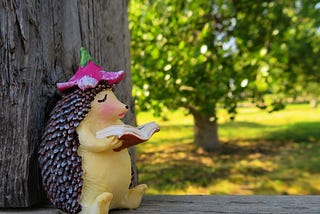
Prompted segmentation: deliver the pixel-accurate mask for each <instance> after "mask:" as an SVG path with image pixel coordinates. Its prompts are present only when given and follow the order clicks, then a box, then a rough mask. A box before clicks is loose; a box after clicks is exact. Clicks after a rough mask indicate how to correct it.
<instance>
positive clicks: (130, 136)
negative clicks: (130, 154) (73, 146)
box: [96, 122, 160, 152]
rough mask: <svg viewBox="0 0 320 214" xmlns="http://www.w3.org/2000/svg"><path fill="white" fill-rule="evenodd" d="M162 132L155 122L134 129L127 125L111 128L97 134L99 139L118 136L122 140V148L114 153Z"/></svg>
mask: <svg viewBox="0 0 320 214" xmlns="http://www.w3.org/2000/svg"><path fill="white" fill-rule="evenodd" d="M158 131H160V128H159V125H158V124H157V123H155V122H149V123H146V124H144V125H141V126H138V127H133V126H130V125H126V124H121V125H114V126H109V127H107V128H105V129H102V130H100V131H97V132H96V137H97V138H105V137H109V136H118V138H119V140H122V142H123V143H122V146H121V147H119V148H116V149H114V151H117V152H118V151H121V150H122V149H125V148H128V147H130V146H133V145H136V144H139V143H142V142H145V141H147V140H149V139H150V137H151V136H152V135H153V134H154V133H156V132H158Z"/></svg>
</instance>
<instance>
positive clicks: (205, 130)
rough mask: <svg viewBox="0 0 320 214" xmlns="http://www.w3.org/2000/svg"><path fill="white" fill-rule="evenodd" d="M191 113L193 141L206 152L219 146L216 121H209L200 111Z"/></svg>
mask: <svg viewBox="0 0 320 214" xmlns="http://www.w3.org/2000/svg"><path fill="white" fill-rule="evenodd" d="M192 115H193V118H194V143H195V144H196V145H198V146H200V147H201V148H203V149H204V150H205V151H208V152H210V151H214V150H216V149H217V148H219V138H218V123H217V121H216V120H213V121H211V120H210V119H209V117H208V116H206V115H204V114H202V113H201V112H192Z"/></svg>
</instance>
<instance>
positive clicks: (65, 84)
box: [57, 81, 77, 92]
mask: <svg viewBox="0 0 320 214" xmlns="http://www.w3.org/2000/svg"><path fill="white" fill-rule="evenodd" d="M76 85H77V83H76V81H71V82H63V83H57V88H58V90H59V91H60V92H63V91H64V90H66V89H68V88H72V87H74V86H76Z"/></svg>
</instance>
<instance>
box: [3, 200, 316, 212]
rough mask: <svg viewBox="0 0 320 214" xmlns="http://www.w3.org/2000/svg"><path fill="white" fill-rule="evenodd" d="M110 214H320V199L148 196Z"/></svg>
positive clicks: (39, 209) (49, 210) (32, 210)
mask: <svg viewBox="0 0 320 214" xmlns="http://www.w3.org/2000/svg"><path fill="white" fill-rule="evenodd" d="M45 211H47V213H50V214H58V213H61V212H60V211H58V210H55V209H52V208H51V209H47V210H46V209H44V208H33V209H27V210H26V209H24V210H21V209H20V210H8V209H7V210H3V209H2V210H1V209H0V213H3V214H4V213H6V214H9V213H24V214H31V213H35V214H42V213H46V212H45ZM109 213H110V214H134V213H141V214H143V213H149V214H153V213H155V214H156V213H170V214H172V213H173V214H175V213H176V214H179V213H245V214H251V213H252V214H258V213H259V214H261V213H277V214H278V213H282V214H285V213H287V214H295V213H296V214H302V213H303V214H318V213H320V196H216V195H215V196H204V195H184V196H181V195H180V196H175V195H155V196H145V197H144V198H143V200H142V204H141V206H140V208H138V209H137V210H112V211H110V212H109Z"/></svg>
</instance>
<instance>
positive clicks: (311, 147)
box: [137, 105, 320, 195]
mask: <svg viewBox="0 0 320 214" xmlns="http://www.w3.org/2000/svg"><path fill="white" fill-rule="evenodd" d="M238 111H239V114H238V119H237V121H236V122H235V121H230V120H229V119H228V117H227V112H226V111H225V110H222V109H219V110H218V112H217V115H218V116H219V118H220V125H221V127H222V128H221V129H220V137H221V140H222V143H221V148H220V149H219V150H216V151H215V152H211V153H208V152H204V151H203V150H202V149H200V148H197V147H196V146H195V145H194V144H193V143H192V135H193V127H192V122H193V121H192V117H190V116H187V117H186V116H184V112H181V111H176V112H174V113H172V112H170V113H168V115H167V116H168V118H170V120H167V121H159V124H160V127H161V132H159V133H157V134H156V135H154V136H153V137H152V138H151V140H150V141H149V142H146V143H143V144H141V145H139V146H138V147H137V164H138V168H139V176H140V177H139V180H140V182H143V183H147V184H148V185H149V189H148V193H149V194H186V193H190V194H200V193H204V194H250V195H251V194H319V193H320V180H319V179H318V177H319V176H320V166H319V161H320V132H319V131H318V130H319V129H320V121H319V119H318V118H320V111H319V109H315V108H311V107H310V106H308V105H289V106H287V108H286V110H284V111H280V112H275V113H273V114H269V113H267V112H266V111H262V110H260V109H257V108H254V107H248V108H239V110H238ZM179 118H180V119H179ZM137 119H138V122H139V123H144V122H147V121H150V120H153V119H155V118H153V117H152V115H151V114H150V113H139V114H138V118H137Z"/></svg>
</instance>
